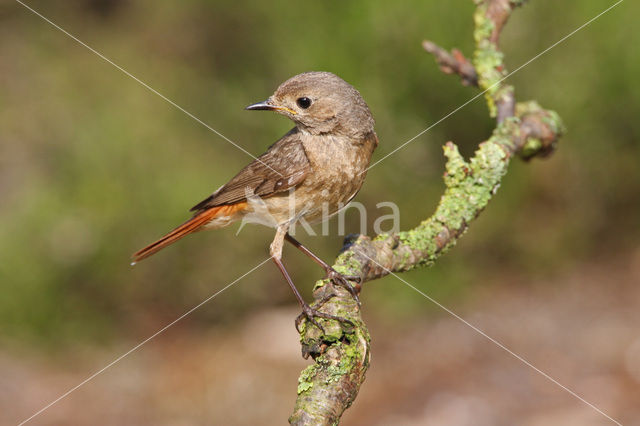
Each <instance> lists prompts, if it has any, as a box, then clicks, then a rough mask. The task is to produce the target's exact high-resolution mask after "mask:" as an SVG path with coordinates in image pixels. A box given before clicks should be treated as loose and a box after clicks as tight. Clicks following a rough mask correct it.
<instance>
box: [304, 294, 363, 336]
mask: <svg viewBox="0 0 640 426" xmlns="http://www.w3.org/2000/svg"><path fill="white" fill-rule="evenodd" d="M333 296H335V295H334V294H330V295H329V296H327V297H325V298H324V299H322V300H321V301H320V305H322V304H324V302H326V301H327V300H328V299H329V298H331V297H333ZM305 318H306V319H307V320H308V321H309V322H310V323H311V324H313V325H315V326H316V327H318V328H319V329H320V331H322V333H323V334H324V333H325V330H324V327H322V326H321V325H320V323H319V322H318V321H316V318H325V319H331V320H334V321H338V322H340V323H346V324H349V325H350V326H351V327H355V324H354V323H353V321H351V320H349V319H347V318H342V317H339V316H337V315H331V314H327V313H325V312H321V311H319V310H317V309H314V308H312V307H311V306H309V305H307V304H305V305H303V306H302V313H301V314H300V315H298V317H297V318H296V330H297V331H298V333H300V323H301V322H302V320H303V319H305Z"/></svg>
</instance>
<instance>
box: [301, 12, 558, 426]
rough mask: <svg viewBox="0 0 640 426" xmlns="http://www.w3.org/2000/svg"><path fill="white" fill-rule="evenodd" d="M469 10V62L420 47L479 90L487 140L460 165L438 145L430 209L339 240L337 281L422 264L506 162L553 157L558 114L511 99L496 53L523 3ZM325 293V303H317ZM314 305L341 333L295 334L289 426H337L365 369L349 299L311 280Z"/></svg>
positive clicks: (484, 195)
mask: <svg viewBox="0 0 640 426" xmlns="http://www.w3.org/2000/svg"><path fill="white" fill-rule="evenodd" d="M476 3H477V8H476V12H475V14H474V21H475V32H474V38H475V42H476V50H475V52H474V55H473V64H471V63H470V62H469V61H468V60H467V59H466V58H465V57H464V55H462V53H460V52H459V51H457V50H453V53H452V54H449V53H448V52H447V51H446V50H445V49H442V48H440V47H438V46H437V45H436V44H435V43H432V42H429V41H427V42H424V43H423V47H424V48H425V50H427V51H428V52H429V53H432V54H433V55H434V56H435V59H436V62H437V63H438V65H439V66H440V68H441V69H442V70H443V71H444V72H445V73H449V74H451V73H455V74H458V75H459V76H460V77H461V78H462V83H463V84H465V85H470V86H477V87H479V88H480V89H481V90H483V91H485V96H486V99H487V104H488V106H489V112H490V115H491V116H492V117H496V121H497V124H496V128H495V130H494V131H493V133H492V135H491V137H490V138H489V139H488V140H487V141H485V142H482V143H481V144H480V145H479V147H478V150H477V151H476V152H475V155H474V156H473V158H471V159H470V160H469V161H466V160H465V159H464V158H463V157H462V156H461V155H460V153H459V152H458V148H457V147H456V145H454V144H453V143H452V142H447V143H446V144H445V146H444V155H445V156H446V158H447V163H446V171H445V173H444V183H445V187H446V188H445V192H444V194H443V195H442V197H441V198H440V202H439V204H438V206H437V208H436V211H435V213H433V215H431V216H430V217H429V218H427V219H426V220H424V221H423V222H422V223H420V224H419V225H418V226H416V227H415V228H413V229H411V230H409V231H403V232H398V233H395V234H381V235H378V236H376V237H375V238H373V239H371V238H369V237H367V236H364V235H359V236H352V237H348V238H347V240H346V241H345V246H344V247H343V249H342V251H341V253H340V255H339V256H338V258H337V259H336V262H335V264H334V268H335V269H336V270H337V271H338V272H342V273H344V274H346V275H353V276H359V277H361V283H364V282H366V281H371V280H374V279H377V278H380V277H383V276H385V275H388V274H389V273H392V272H393V273H398V272H404V271H408V270H411V269H413V268H416V267H421V266H429V265H432V264H433V263H434V262H435V261H436V260H437V259H438V258H439V257H440V256H441V255H442V254H444V253H446V252H447V251H448V250H450V249H451V248H452V247H453V246H454V245H455V244H456V241H457V240H458V238H460V237H461V236H462V235H463V234H464V233H465V231H466V230H467V228H468V226H469V224H470V223H471V222H472V221H473V220H474V219H475V218H476V217H477V216H478V215H479V214H480V213H481V212H482V210H484V208H485V207H486V206H487V204H488V203H489V201H490V200H491V198H492V197H493V195H495V193H496V191H497V190H498V187H499V186H500V182H501V180H502V178H503V176H504V175H505V174H506V172H507V167H508V165H509V162H510V161H511V159H512V158H513V157H514V156H515V155H518V156H520V157H521V158H523V159H525V160H529V159H531V158H533V157H538V156H539V157H543V156H547V155H549V154H550V153H552V152H553V150H554V148H555V145H556V142H557V140H558V139H559V138H560V136H561V135H562V133H563V132H564V128H563V125H562V122H561V120H560V117H559V116H558V115H557V114H556V113H555V112H553V111H550V110H545V109H543V108H541V107H540V106H539V105H538V104H537V103H536V102H534V101H530V102H525V103H518V104H516V102H515V95H514V90H513V87H512V86H509V85H506V84H504V82H503V81H502V80H503V78H504V77H505V76H506V75H507V71H506V69H505V67H504V61H503V59H504V55H503V54H502V52H501V51H500V50H499V49H498V40H499V37H500V32H501V30H502V28H503V26H504V25H505V23H506V22H507V19H508V18H509V16H510V14H511V12H512V11H513V9H514V8H516V7H517V6H519V5H521V4H522V3H524V1H523V0H477V1H476ZM329 294H335V297H333V298H330V299H329V301H328V302H326V303H324V304H322V305H321V306H320V304H319V303H318V302H319V301H321V300H323V299H325V298H326V297H327V296H328V295H329ZM314 300H315V302H314V305H315V307H317V308H319V309H321V310H322V311H324V312H327V313H330V314H333V315H338V316H341V317H344V318H347V319H349V320H351V321H352V322H353V323H354V324H355V326H354V327H345V326H344V325H341V324H339V323H337V322H335V321H331V320H321V321H322V324H323V327H324V328H325V332H324V333H323V332H322V331H321V330H319V329H318V328H317V327H315V326H313V325H310V323H308V322H304V323H303V327H302V329H301V333H300V338H301V344H302V354H303V356H304V357H305V358H307V357H309V356H311V357H312V358H313V360H314V364H312V365H310V366H309V367H307V368H306V369H305V370H304V371H303V372H302V374H301V375H300V378H299V384H298V398H297V400H296V404H295V407H294V412H293V414H292V416H291V417H290V418H289V422H290V423H291V424H295V425H311V424H313V425H332V424H337V423H338V422H339V420H340V417H341V416H342V413H343V412H344V410H346V409H347V408H348V407H349V406H350V405H351V404H352V403H353V401H354V400H355V398H356V396H357V394H358V391H359V389H360V386H361V385H362V383H363V382H364V379H365V374H366V371H367V369H368V367H369V356H370V338H369V332H368V330H367V328H366V325H365V323H364V322H363V321H362V318H361V316H360V309H359V307H358V306H357V304H356V303H355V301H354V300H353V298H352V297H351V295H350V294H349V293H348V292H347V291H345V290H344V289H342V288H340V287H334V286H333V285H332V283H331V282H329V281H327V280H324V281H318V282H317V283H316V286H315V288H314Z"/></svg>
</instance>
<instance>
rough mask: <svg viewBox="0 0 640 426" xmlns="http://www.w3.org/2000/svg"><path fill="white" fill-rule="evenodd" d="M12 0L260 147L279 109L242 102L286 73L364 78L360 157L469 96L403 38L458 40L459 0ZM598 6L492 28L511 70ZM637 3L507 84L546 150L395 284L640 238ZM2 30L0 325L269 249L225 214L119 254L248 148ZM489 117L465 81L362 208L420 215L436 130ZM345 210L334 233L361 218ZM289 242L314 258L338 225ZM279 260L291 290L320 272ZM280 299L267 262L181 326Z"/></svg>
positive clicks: (195, 292)
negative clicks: (448, 244) (22, 0)
mask: <svg viewBox="0 0 640 426" xmlns="http://www.w3.org/2000/svg"><path fill="white" fill-rule="evenodd" d="M29 4H30V5H32V6H33V7H35V8H36V9H37V10H39V11H40V12H41V13H43V14H44V15H45V16H47V17H49V18H50V19H51V20H53V21H54V22H56V23H58V24H59V25H61V26H62V27H63V28H65V29H67V30H68V31H70V32H71V33H72V34H74V35H76V36H77V37H78V38H79V39H80V40H82V41H84V42H86V43H87V44H89V45H90V46H92V47H93V48H95V49H96V50H98V51H99V52H101V53H103V54H104V55H106V56H107V57H109V58H110V59H112V60H113V61H114V62H115V63H117V64H119V65H120V66H122V67H123V68H124V69H126V70H127V71H129V72H131V73H132V74H133V75H135V76H137V77H138V78H140V79H141V80H142V81H144V82H146V83H147V84H149V85H150V86H151V87H153V88H155V89H157V90H158V91H159V92H161V93H162V94H164V95H165V96H167V97H168V98H170V99H172V100H173V101H175V102H176V103H177V104H179V105H181V106H182V107H184V108H185V109H186V110H188V111H190V112H191V113H193V114H194V115H195V116H197V117H199V118H200V119H201V120H203V121H204V122H206V123H208V124H209V125H211V126H212V127H214V128H215V129H217V130H219V131H220V132H221V133H222V134H224V135H226V136H227V137H229V138H230V139H232V140H233V141H235V142H236V143H238V144H239V145H241V146H242V147H244V148H246V149H247V150H248V151H250V152H252V153H254V154H256V155H257V154H259V153H261V152H263V151H264V149H265V148H266V147H267V146H268V145H269V144H270V143H272V142H273V141H274V140H276V139H277V138H278V137H279V136H281V135H282V134H283V133H284V132H286V131H287V130H288V129H289V128H290V127H291V123H290V122H288V121H287V120H286V119H285V118H283V117H280V116H276V115H274V114H266V113H251V112H245V111H243V107H244V106H245V105H248V104H249V103H252V102H255V101H259V100H262V99H264V98H266V97H267V96H268V95H269V94H270V93H271V92H272V91H273V90H274V89H275V87H277V85H278V84H279V83H280V82H282V81H284V80H285V79H287V78H288V77H290V76H292V75H294V74H297V73H299V72H303V71H307V70H328V71H332V72H334V73H336V74H338V75H340V76H341V77H343V78H344V79H345V80H347V81H349V82H350V83H352V84H353V85H354V86H356V87H357V88H358V89H359V90H360V91H361V92H362V94H363V96H364V98H365V99H366V100H367V102H368V103H369V105H370V107H371V110H372V111H373V113H374V115H375V117H376V119H377V126H376V128H377V132H378V135H379V137H380V141H381V143H380V148H379V149H378V151H377V152H376V157H375V159H378V158H381V157H382V156H383V155H385V153H388V152H390V151H391V150H393V149H394V148H395V147H397V146H398V145H400V144H402V143H403V142H405V141H406V140H408V139H409V138H411V137H413V136H414V135H415V134H417V133H418V132H420V131H421V130H423V129H424V128H426V127H427V126H429V125H430V124H431V123H433V122H434V121H436V120H438V119H439V118H441V117H442V116H444V115H445V114H447V113H449V112H450V111H452V110H453V109H454V108H456V107H457V106H458V105H460V104H461V103H463V102H465V101H466V100H468V99H469V98H470V97H472V96H473V95H475V94H476V91H475V90H473V89H469V88H464V87H462V86H461V85H460V84H459V82H458V79H457V78H456V77H452V76H447V75H444V74H442V73H441V72H440V71H439V70H438V69H437V67H436V66H435V64H434V61H433V59H432V58H431V57H430V56H429V55H427V54H426V53H424V52H423V51H422V50H421V47H420V43H421V41H422V40H423V39H425V38H429V39H431V40H434V41H436V42H437V43H439V44H441V45H443V46H445V47H459V48H460V49H462V50H463V51H464V52H466V53H467V54H470V53H471V52H472V36H471V34H472V25H471V13H472V10H473V4H472V2H470V1H466V0H457V1H450V2H403V3H399V4H398V3H394V2H386V1H373V2H368V3H367V4H366V5H363V4H361V3H356V2H338V1H327V2H305V3H297V4H296V5H295V7H293V6H292V5H290V4H289V2H285V1H275V2H260V1H245V0H234V1H216V2H208V1H187V2H150V1H138V2H133V1H124V0H91V1H70V2H64V3H57V4H56V5H53V4H51V3H50V2H44V1H33V2H30V3H29ZM605 6H606V3H605V2H601V1H581V2H562V3H558V2H554V1H550V0H536V1H533V2H531V4H529V5H527V6H526V8H524V9H523V10H519V11H518V12H517V13H515V14H514V16H513V17H512V20H511V22H510V23H509V25H508V26H507V28H506V31H505V32H504V35H503V37H502V40H503V43H502V45H503V48H504V51H505V52H506V54H507V64H508V65H509V68H510V69H514V68H515V67H517V66H519V65H520V64H522V63H524V62H525V61H527V60H528V59H529V58H531V57H533V56H534V55H536V54H537V53H539V52H540V51H542V50H543V49H545V48H546V47H547V46H549V45H551V44H552V43H553V42H555V41H557V40H558V39H560V38H561V37H562V36H564V35H566V34H567V33H569V32H570V31H571V30H573V29H575V28H576V27H578V26H579V25H581V24H583V23H584V22H585V21H587V20H588V19H590V18H591V17H593V16H595V15H596V14H597V13H599V12H600V11H601V10H603V8H604V7H605ZM639 14H640V5H638V4H637V3H634V2H626V3H625V4H624V5H622V6H620V7H618V8H617V9H614V10H613V11H611V12H610V13H609V14H607V15H605V16H604V17H602V18H601V19H599V20H598V21H596V22H595V23H593V24H592V25H590V26H589V27H587V28H586V29H584V30H583V31H580V32H579V33H578V34H576V35H575V36H574V37H572V38H570V39H569V40H567V41H566V42H564V43H563V44H561V45H560V46H558V47H556V48H555V49H553V50H551V51H550V52H549V53H547V54H546V55H544V56H542V57H541V58H539V59H538V60H537V61H535V62H533V63H532V64H530V65H528V66H527V67H525V68H524V69H523V70H521V71H520V72H518V73H517V74H516V75H514V76H513V77H512V78H511V79H510V80H511V82H512V83H513V84H514V85H515V87H516V94H517V97H518V99H519V100H527V99H536V100H538V101H539V102H540V103H541V104H542V105H543V106H545V107H547V108H551V109H554V110H556V111H558V112H559V113H560V115H561V116H562V117H563V119H564V120H565V123H566V126H567V128H568V134H567V136H566V137H564V138H563V139H562V141H561V144H560V147H559V150H558V152H557V153H556V154H555V155H554V156H553V157H551V158H549V159H547V160H544V161H533V162H531V163H530V164H523V163H521V162H515V163H514V164H513V166H512V167H511V170H510V173H509V175H508V176H507V178H506V179H505V180H504V183H503V185H502V187H501V189H500V191H499V194H498V196H497V197H496V198H495V201H494V202H493V203H492V204H491V205H490V206H489V208H488V209H487V211H486V212H485V213H484V214H483V215H482V216H481V217H480V219H479V220H478V221H477V223H475V224H474V225H473V226H472V227H471V230H470V232H469V233H468V235H467V236H465V238H464V239H463V240H462V242H461V244H459V247H457V248H456V249H455V250H454V251H453V252H452V253H451V254H449V255H447V256H446V257H445V258H443V259H442V261H441V262H439V263H438V265H437V266H436V267H434V268H431V269H429V270H422V271H417V272H413V273H410V274H406V276H405V278H406V279H408V280H410V281H411V282H413V283H416V284H418V285H421V286H427V288H428V290H429V291H430V292H431V293H432V294H434V295H435V296H437V297H439V298H444V300H447V299H448V298H459V297H469V296H470V294H471V295H472V292H473V284H474V282H475V281H476V280H477V279H478V278H477V277H478V276H481V275H482V274H492V276H500V274H503V273H504V274H508V273H509V271H518V272H524V273H526V274H530V275H533V276H542V277H544V276H546V275H548V274H553V273H554V272H555V271H558V270H562V269H563V268H567V267H570V266H571V265H575V264H580V263H582V262H588V261H589V260H590V259H593V258H594V257H598V256H600V255H602V254H603V253H610V252H613V253H615V252H624V251H625V250H628V249H629V247H633V246H634V245H637V244H638V240H639V236H640V226H639V225H640V199H639V197H638V194H640V168H639V167H638V163H639V160H640V145H639V144H638V134H639V131H640V122H639V120H638V116H640V83H638V79H637V76H638V75H640V58H639V56H638V51H637V49H636V48H635V47H634V46H636V45H637V42H638V37H637V35H636V33H635V30H634V25H633V22H632V20H633V19H634V17H636V16H638V15H639ZM0 39H1V40H2V41H1V42H0V108H1V114H0V191H1V194H2V202H1V204H0V206H1V208H0V219H1V221H2V223H3V226H1V227H0V258H1V259H2V262H1V264H0V282H1V292H2V297H0V334H1V336H2V339H3V340H6V341H14V342H15V341H19V342H29V341H31V342H32V343H35V344H42V343H45V344H46V343H53V344H54V346H59V345H65V341H67V340H72V341H76V340H77V339H89V340H90V341H95V342H98V341H108V340H109V339H111V338H114V337H117V336H118V335H120V334H122V333H131V332H136V329H137V327H139V326H140V327H145V325H149V324H152V325H155V324H162V323H164V322H166V320H167V319H172V318H174V317H175V316H177V315H179V314H180V313H182V312H184V311H185V310H186V309H187V308H189V307H191V306H193V305H195V304H197V303H198V302H199V301H201V300H203V299H204V298H205V297H207V296H209V295H210V294H212V293H213V292H214V291H216V290H217V289H219V288H221V287H222V286H223V285H225V284H226V283H228V282H230V281H232V280H233V279H235V278H236V277H238V276H240V275H241V274H242V273H244V272H245V271H246V270H247V269H248V268H249V267H252V266H254V265H256V264H258V263H259V262H260V261H261V260H263V259H265V258H266V256H267V253H268V251H267V246H268V243H269V241H270V238H271V234H272V231H271V230H268V229H266V228H265V229H263V228H261V227H255V226H253V227H249V228H245V229H243V230H242V232H240V234H239V235H237V236H236V235H235V233H236V231H237V226H232V227H229V228H227V229H224V230H222V231H218V232H215V233H202V234H197V235H195V236H192V237H190V238H188V239H187V240H184V241H181V242H180V243H179V244H176V245H175V246H172V247H171V248H170V249H168V250H165V251H163V252H161V253H160V254H158V255H157V256H154V257H153V258H151V259H149V260H147V261H145V262H143V263H141V264H139V265H137V266H136V267H134V268H132V267H130V266H129V255H130V254H131V253H132V252H133V251H135V250H137V249H138V248H140V247H141V246H143V245H146V244H147V243H148V242H150V241H152V240H154V239H155V238H157V237H159V236H160V235H161V234H163V233H164V232H165V231H168V230H170V229H171V228H173V227H174V226H175V225H177V224H179V223H181V222H182V221H183V220H185V219H186V218H187V217H188V213H187V210H188V208H189V207H191V206H192V205H193V204H195V203H196V202H198V201H199V200H201V199H202V198H205V197H206V196H207V195H208V194H209V193H210V192H211V191H213V190H214V189H216V188H217V187H218V186H219V185H221V184H222V183H224V182H225V181H226V179H228V178H229V177H231V176H232V175H233V174H234V173H235V172H236V171H237V170H239V169H240V168H241V167H242V166H244V165H245V164H246V163H247V162H248V161H249V160H250V158H249V157H248V156H247V155H246V154H244V153H242V152H241V151H239V150H238V149H236V148H235V147H233V146H232V145H231V144H229V143H228V142H226V141H224V140H223V139H222V138H220V137H218V136H217V135H215V134H213V133H212V132H210V131H209V130H208V129H206V128H205V127H204V126H202V125H201V124H199V123H197V122H196V121H194V120H192V119H191V118H189V117H188V116H186V115H185V114H184V113H182V112H181V111H179V110H178V109H176V108H174V107H173V106H171V105H170V104H168V103H167V102H165V101H163V100H162V99H161V98H159V97H158V96H156V95H154V94H153V93H151V92H150V91H148V90H147V89H145V88H144V87H142V86H141V85H139V84H138V83H136V82H135V81H133V80H132V79H130V78H128V77H127V76H125V75H124V74H123V73H121V72H120V71H118V70H117V69H115V68H114V67H113V66H111V65H109V64H108V63H106V62H105V61H103V60H102V59H100V58H99V57H98V56H96V55H95V54H93V53H91V52H90V51H88V50H87V49H85V48H84V47H82V46H80V45H79V44H78V43H76V42H75V41H73V40H72V39H70V38H69V37H67V36H65V35H64V34H62V33H61V32H59V31H58V30H56V29H54V28H53V27H52V26H51V25H49V24H48V23H46V22H44V21H43V20H42V19H40V18H39V17H37V16H35V15H34V14H32V13H31V12H29V11H28V10H27V9H25V8H23V7H22V6H20V5H19V4H17V3H11V2H5V3H4V4H3V5H1V6H0ZM492 126H493V121H492V120H491V119H490V118H489V117H488V114H487V112H486V106H485V105H484V102H483V100H482V98H480V99H478V100H477V101H475V102H473V103H471V104H470V105H468V106H467V107H465V108H464V109H462V110H461V111H459V112H458V113H456V114H455V115H453V116H451V117H450V118H448V119H447V120H445V121H444V122H443V123H441V124H439V125H437V126H436V127H434V128H433V129H432V130H430V131H429V132H427V133H426V134H425V135H423V136H421V137H420V138H418V139H416V140H415V141H414V142H412V143H411V144H409V145H408V146H407V147H406V148H404V149H402V150H401V151H399V152H398V153H397V154H395V155H393V156H391V157H390V158H388V159H386V160H385V161H383V162H382V163H381V164H380V165H378V166H376V167H375V168H374V169H372V170H371V172H370V173H369V176H368V179H367V182H366V185H365V186H364V188H363V189H362V191H361V192H360V195H359V196H358V200H359V201H360V202H362V203H364V204H365V205H366V206H367V207H368V208H369V211H370V215H369V216H370V223H369V225H371V223H372V222H373V220H374V219H375V218H376V217H377V214H384V213H385V211H380V210H377V209H376V208H375V204H376V203H378V202H381V201H393V202H395V203H397V204H398V205H399V206H400V208H401V228H403V229H407V228H408V227H411V226H413V225H415V224H416V223H417V222H418V221H419V220H420V219H421V218H424V217H426V216H428V215H429V214H430V213H431V212H432V211H433V209H434V206H435V204H436V203H437V200H438V197H439V195H440V194H441V191H442V188H443V185H442V181H441V175H442V171H443V162H444V160H443V157H442V154H441V146H442V145H443V144H444V142H446V141H447V140H453V141H454V142H456V143H457V144H458V145H459V146H460V147H461V149H462V151H463V152H464V153H465V154H466V155H470V154H472V152H473V150H474V147H475V146H476V145H477V143H478V142H479V141H481V140H482V139H483V138H486V137H487V135H488V134H489V132H490V130H491V129H492ZM381 212H382V213H381ZM348 216H349V217H350V218H351V220H350V222H349V225H348V227H347V232H357V230H358V222H357V221H356V220H355V219H356V215H355V213H353V212H352V213H351V214H349V215H348ZM331 229H332V231H334V234H335V231H336V222H335V219H334V220H333V221H332V222H331ZM369 230H370V231H369V232H371V227H369ZM302 239H303V240H305V242H307V243H308V245H309V246H311V247H312V248H314V249H316V250H317V251H318V252H319V253H321V254H322V256H323V257H324V258H326V259H331V258H333V257H334V256H335V254H336V252H337V250H338V248H339V247H340V242H341V237H339V236H331V237H302ZM285 256H286V258H285V259H286V261H287V262H288V265H289V267H290V268H291V269H292V274H293V275H294V277H296V281H297V282H298V283H299V285H300V286H301V287H302V288H305V289H306V291H307V295H308V294H309V293H308V291H309V289H310V288H311V286H312V283H313V281H314V279H315V278H318V277H319V276H320V274H319V271H318V270H317V269H316V268H315V266H314V265H313V264H312V263H310V262H308V261H307V260H306V259H303V258H302V257H300V255H299V254H298V253H295V252H293V251H290V250H287V252H286V253H285ZM364 297H365V299H366V307H367V310H369V311H373V312H375V311H380V312H386V313H385V315H388V316H389V317H390V318H395V319H398V318H403V317H405V316H407V315H413V314H415V310H414V309H413V308H416V307H417V308H418V311H419V312H421V313H422V312H424V309H425V308H424V301H422V300H416V298H415V297H414V295H413V294H411V293H409V292H405V291H396V290H395V289H392V287H391V283H385V282H380V283H375V284H372V285H370V286H367V289H366V291H365V296H364ZM293 300H294V299H293V298H292V295H291V294H290V293H289V290H288V288H287V287H286V285H285V283H284V281H283V280H282V279H281V277H280V276H279V275H278V272H277V270H276V269H275V267H273V265H270V264H269V265H265V266H264V267H262V268H261V269H260V270H259V271H258V272H255V273H253V274H252V275H251V276H249V277H247V278H246V279H245V280H243V282H242V283H241V284H239V285H238V286H237V288H236V289H234V290H233V291H229V292H227V294H225V295H224V296H221V297H219V298H218V299H216V300H215V302H214V303H212V304H211V305H208V306H206V307H205V308H203V309H200V310H198V311H197V312H195V313H194V314H193V316H192V318H191V321H193V322H194V324H198V323H203V324H207V323H214V322H215V323H217V322H219V321H232V320H234V319H236V318H239V317H241V316H242V315H243V313H244V312H245V311H246V310H249V309H254V308H255V307H256V306H258V305H260V306H265V305H271V304H290V303H293Z"/></svg>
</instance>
